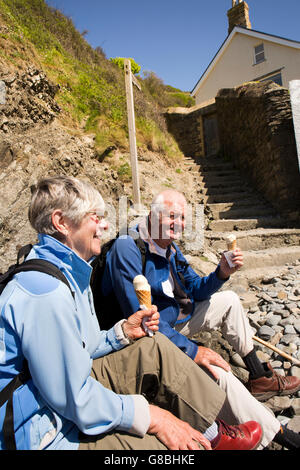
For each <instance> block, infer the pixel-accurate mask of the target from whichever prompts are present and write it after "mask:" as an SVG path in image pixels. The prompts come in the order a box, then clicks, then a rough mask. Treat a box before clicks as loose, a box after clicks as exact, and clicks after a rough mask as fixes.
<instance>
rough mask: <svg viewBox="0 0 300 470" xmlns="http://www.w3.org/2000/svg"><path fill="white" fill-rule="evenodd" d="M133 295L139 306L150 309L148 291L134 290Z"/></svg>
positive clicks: (149, 293)
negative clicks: (134, 294)
mask: <svg viewBox="0 0 300 470" xmlns="http://www.w3.org/2000/svg"><path fill="white" fill-rule="evenodd" d="M135 293H136V296H137V298H138V300H139V304H140V305H144V306H145V307H146V308H151V292H150V291H149V290H136V291H135Z"/></svg>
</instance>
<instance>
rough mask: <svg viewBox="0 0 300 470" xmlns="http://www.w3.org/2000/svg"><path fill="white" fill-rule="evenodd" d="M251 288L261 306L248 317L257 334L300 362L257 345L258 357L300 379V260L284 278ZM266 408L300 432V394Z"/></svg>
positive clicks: (253, 308)
mask: <svg viewBox="0 0 300 470" xmlns="http://www.w3.org/2000/svg"><path fill="white" fill-rule="evenodd" d="M250 288H251V290H252V292H253V293H254V294H255V295H256V297H257V303H256V304H255V305H251V307H250V308H249V310H248V311H247V310H246V313H247V316H248V319H249V322H250V325H251V327H252V328H253V330H255V331H256V333H255V334H256V335H257V336H259V337H260V338H261V339H263V340H265V341H267V342H269V343H271V344H273V345H275V346H276V347H277V348H278V349H279V350H282V351H284V352H286V353H287V354H289V355H290V356H291V357H292V358H294V359H296V360H297V359H298V361H299V363H296V362H294V361H292V360H287V359H286V358H284V357H283V356H281V355H280V354H278V353H276V352H274V351H272V350H271V349H269V348H267V347H265V346H263V345H261V344H259V343H257V342H255V347H256V350H257V355H258V357H259V358H260V360H261V361H263V362H264V361H269V362H270V364H271V366H272V367H273V369H274V370H275V371H276V372H277V373H278V374H280V375H283V376H285V375H293V376H295V377H298V378H299V379H300V260H297V261H295V263H293V265H292V266H287V267H286V272H285V273H284V274H283V275H281V276H276V277H269V278H268V277H266V278H264V279H262V281H261V283H260V284H251V285H250ZM265 405H266V406H268V407H269V408H270V409H271V411H272V412H273V413H274V414H275V416H276V417H277V418H278V419H279V420H280V421H281V422H282V423H284V424H287V423H289V425H291V428H292V426H294V427H295V430H297V432H299V430H300V391H299V392H297V393H296V394H294V395H292V396H285V397H284V396H275V397H273V398H271V399H269V400H268V401H267V402H265ZM297 420H298V421H297Z"/></svg>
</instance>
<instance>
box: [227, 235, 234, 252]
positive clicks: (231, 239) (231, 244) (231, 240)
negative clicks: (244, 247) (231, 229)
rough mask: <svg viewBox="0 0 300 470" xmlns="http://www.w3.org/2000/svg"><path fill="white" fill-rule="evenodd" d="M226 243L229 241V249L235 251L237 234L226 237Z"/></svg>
mask: <svg viewBox="0 0 300 470" xmlns="http://www.w3.org/2000/svg"><path fill="white" fill-rule="evenodd" d="M226 243H227V250H228V251H234V250H235V249H236V236H235V235H229V236H228V237H227V238H226Z"/></svg>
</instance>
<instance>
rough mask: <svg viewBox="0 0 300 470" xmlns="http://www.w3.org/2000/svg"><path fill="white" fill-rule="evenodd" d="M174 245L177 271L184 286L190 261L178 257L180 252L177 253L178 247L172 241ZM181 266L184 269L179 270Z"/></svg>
mask: <svg viewBox="0 0 300 470" xmlns="http://www.w3.org/2000/svg"><path fill="white" fill-rule="evenodd" d="M172 247H173V248H174V250H175V264H176V272H177V274H178V277H179V279H180V281H181V282H182V284H183V286H184V287H185V279H184V273H185V271H186V270H187V268H188V267H189V263H188V262H187V261H182V260H179V259H178V254H177V250H176V247H175V246H174V244H173V243H172ZM179 267H180V268H181V269H182V271H183V272H182V271H178V269H177V268H179Z"/></svg>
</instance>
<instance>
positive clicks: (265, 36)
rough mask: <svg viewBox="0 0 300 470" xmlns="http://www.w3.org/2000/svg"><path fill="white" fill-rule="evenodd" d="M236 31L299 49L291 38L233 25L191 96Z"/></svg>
mask: <svg viewBox="0 0 300 470" xmlns="http://www.w3.org/2000/svg"><path fill="white" fill-rule="evenodd" d="M238 33H240V34H244V35H246V36H251V37H254V38H257V39H261V40H265V41H271V42H275V43H277V44H280V45H281V46H288V47H294V48H295V49H300V41H293V40H291V39H287V38H283V37H281V36H275V35H273V34H268V33H263V32H261V31H256V30H255V29H249V28H245V27H244V26H235V27H234V28H233V30H232V31H231V33H230V34H229V35H228V36H227V38H226V39H225V41H224V42H223V44H222V45H221V47H220V48H219V50H218V52H217V53H216V54H215V56H214V57H213V59H212V61H211V62H210V63H209V65H208V66H207V68H206V69H205V71H204V72H203V74H202V75H201V77H200V78H199V80H198V82H197V83H196V85H195V86H194V88H193V89H192V91H191V95H192V96H195V94H196V93H197V90H198V89H199V87H200V85H201V83H202V82H203V81H204V80H205V79H206V78H207V76H208V75H209V74H210V72H211V71H212V69H213V68H214V66H215V64H216V63H217V62H218V61H219V60H220V58H221V57H222V55H223V54H224V52H225V50H226V49H227V48H228V46H229V45H230V43H231V42H232V40H233V38H234V36H236V34H238Z"/></svg>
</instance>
